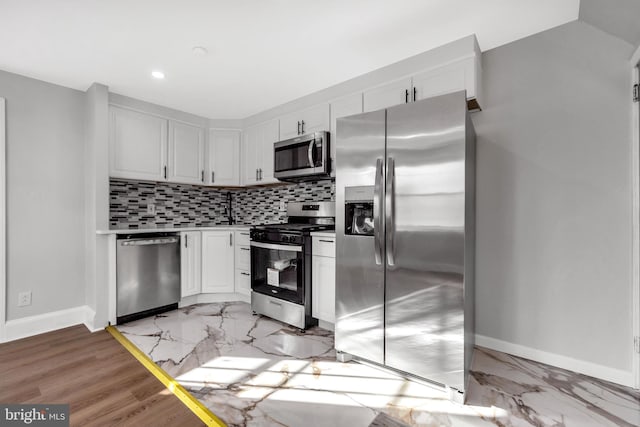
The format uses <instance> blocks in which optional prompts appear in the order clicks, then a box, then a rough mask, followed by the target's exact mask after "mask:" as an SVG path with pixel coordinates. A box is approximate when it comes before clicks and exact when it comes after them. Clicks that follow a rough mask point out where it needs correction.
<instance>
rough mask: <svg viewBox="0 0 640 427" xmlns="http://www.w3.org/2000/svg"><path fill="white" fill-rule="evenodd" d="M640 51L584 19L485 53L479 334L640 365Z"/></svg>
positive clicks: (479, 127)
mask: <svg viewBox="0 0 640 427" xmlns="http://www.w3.org/2000/svg"><path fill="white" fill-rule="evenodd" d="M631 53H632V47H631V45H629V44H627V43H625V42H623V41H621V40H619V39H616V38H614V37H612V36H610V35H608V34H606V33H604V32H601V31H600V30H598V29H596V28H594V27H591V26H590V25H588V24H585V23H582V22H577V21H576V22H573V23H570V24H566V25H563V26H561V27H557V28H555V29H552V30H549V31H546V32H544V33H540V34H537V35H534V36H531V37H528V38H525V39H522V40H519V41H517V42H514V43H511V44H509V45H505V46H502V47H499V48H496V49H493V50H491V51H488V52H485V53H484V54H483V57H482V61H483V78H484V82H483V84H484V93H485V98H484V101H483V105H482V106H483V110H484V111H482V112H480V113H477V114H474V115H473V121H474V124H475V126H476V131H477V134H478V163H477V166H478V172H477V230H478V234H477V252H476V254H477V272H476V273H477V276H476V277H477V279H476V283H477V294H476V303H477V310H476V313H477V333H478V334H480V335H484V336H487V337H492V338H496V339H499V340H503V341H507V342H510V343H515V344H520V345H523V346H527V347H532V348H535V349H538V350H543V351H547V352H551V353H556V354H560V355H564V356H568V357H574V358H576V359H581V360H586V361H589V362H593V363H597V364H601V365H605V366H608V367H612V368H617V369H622V370H627V371H630V370H631V336H632V332H631V326H632V306H631V296H632V293H631V292H632V288H631V271H632V264H631V232H632V230H631V194H632V190H631V145H630V144H631V141H630V138H631V137H630V122H629V119H630V108H631V103H630V88H629V82H630V72H631V69H630V66H629V62H628V59H629V57H630V55H631Z"/></svg>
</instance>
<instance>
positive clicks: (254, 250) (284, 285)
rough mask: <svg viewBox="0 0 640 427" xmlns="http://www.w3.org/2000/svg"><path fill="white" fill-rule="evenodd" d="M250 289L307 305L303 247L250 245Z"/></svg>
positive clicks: (260, 243) (273, 244)
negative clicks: (305, 300)
mask: <svg viewBox="0 0 640 427" xmlns="http://www.w3.org/2000/svg"><path fill="white" fill-rule="evenodd" d="M251 289H252V290H253V291H254V292H258V293H261V294H265V295H269V296H272V297H276V298H280V299H283V300H286V301H291V302H293V303H296V304H304V297H305V295H304V251H303V250H302V246H295V245H280V244H275V243H264V242H253V241H252V242H251Z"/></svg>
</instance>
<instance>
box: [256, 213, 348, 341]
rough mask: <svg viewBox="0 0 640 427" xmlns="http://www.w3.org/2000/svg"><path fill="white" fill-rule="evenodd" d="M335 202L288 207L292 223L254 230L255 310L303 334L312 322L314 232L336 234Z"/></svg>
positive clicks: (266, 226) (269, 225)
mask: <svg viewBox="0 0 640 427" xmlns="http://www.w3.org/2000/svg"><path fill="white" fill-rule="evenodd" d="M335 215H336V210H335V203H334V202H307V203H289V204H288V205H287V217H288V222H287V223H284V224H267V225H261V226H256V227H253V228H252V229H251V235H250V236H251V290H252V292H251V309H252V310H253V311H254V312H256V313H259V314H263V315H265V316H269V317H271V318H273V319H276V320H280V321H281V322H285V323H288V324H290V325H293V326H295V327H297V328H300V329H306V328H308V327H310V326H313V325H315V323H316V322H315V321H314V319H312V318H311V232H313V231H326V230H334V229H335Z"/></svg>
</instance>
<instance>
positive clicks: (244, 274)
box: [240, 272, 251, 276]
mask: <svg viewBox="0 0 640 427" xmlns="http://www.w3.org/2000/svg"><path fill="white" fill-rule="evenodd" d="M240 274H242V275H243V276H251V275H250V274H249V273H245V272H241V273H240Z"/></svg>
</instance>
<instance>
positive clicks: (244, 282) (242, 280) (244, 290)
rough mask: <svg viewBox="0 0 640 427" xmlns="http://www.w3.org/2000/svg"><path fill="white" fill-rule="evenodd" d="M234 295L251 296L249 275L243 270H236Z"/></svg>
mask: <svg viewBox="0 0 640 427" xmlns="http://www.w3.org/2000/svg"><path fill="white" fill-rule="evenodd" d="M235 290H236V293H239V294H242V295H246V296H251V273H250V272H249V271H245V270H236V284H235Z"/></svg>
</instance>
